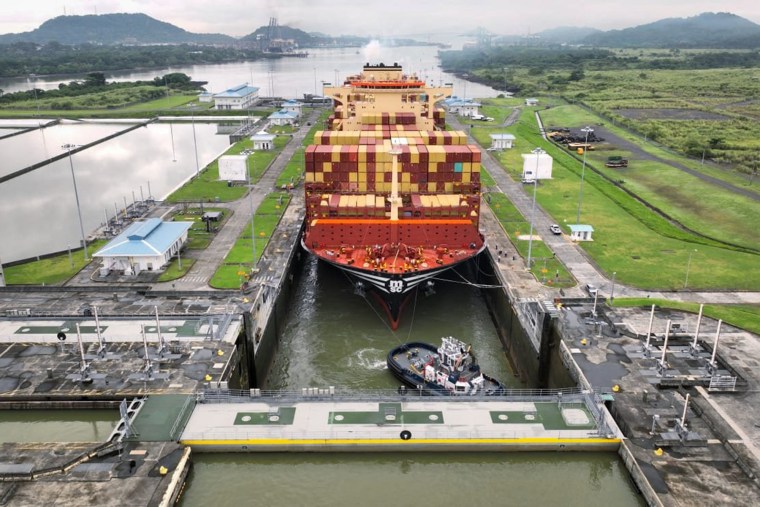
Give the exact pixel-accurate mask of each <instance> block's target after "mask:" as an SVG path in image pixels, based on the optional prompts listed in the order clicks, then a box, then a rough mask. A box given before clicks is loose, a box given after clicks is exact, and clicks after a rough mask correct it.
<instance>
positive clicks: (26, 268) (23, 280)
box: [3, 239, 107, 285]
mask: <svg viewBox="0 0 760 507" xmlns="http://www.w3.org/2000/svg"><path fill="white" fill-rule="evenodd" d="M106 243H107V241H106V240H103V239H101V240H97V241H93V242H92V243H90V244H89V245H87V253H88V254H89V255H90V257H92V254H94V253H95V252H97V251H98V250H100V249H101V248H103V246H105V244H106ZM71 258H72V260H73V263H74V265H73V267H72V264H71V262H70V261H69V255H68V253H62V254H60V255H56V256H55V257H50V258H47V259H40V260H38V261H32V262H27V263H24V264H19V265H16V266H6V267H4V268H3V270H4V272H5V283H7V284H8V285H58V284H61V283H63V282H65V281H66V280H68V279H69V278H71V277H72V276H74V275H75V274H77V273H78V272H79V271H80V270H81V269H82V268H83V267H85V266H86V265H87V263H86V262H85V261H84V250H73V251H72V252H71Z"/></svg>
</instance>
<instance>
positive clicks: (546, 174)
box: [522, 152, 554, 180]
mask: <svg viewBox="0 0 760 507" xmlns="http://www.w3.org/2000/svg"><path fill="white" fill-rule="evenodd" d="M522 158H523V171H522V178H523V180H534V179H539V180H549V179H551V177H552V164H553V162H554V160H553V159H552V157H551V155H549V154H547V153H546V152H541V153H539V154H536V153H523V155H522Z"/></svg>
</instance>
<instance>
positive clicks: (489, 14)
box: [0, 0, 760, 39]
mask: <svg viewBox="0 0 760 507" xmlns="http://www.w3.org/2000/svg"><path fill="white" fill-rule="evenodd" d="M63 5H65V6H66V7H65V8H66V12H67V14H77V15H83V14H94V13H95V12H96V11H97V13H98V14H106V13H116V12H132V13H134V12H142V13H145V14H147V15H149V16H152V17H154V18H157V19H159V20H161V21H166V22H168V23H172V24H175V25H177V26H180V27H181V28H184V29H186V30H189V31H192V32H202V33H212V32H213V33H225V34H229V35H234V36H242V35H247V34H249V33H251V32H253V31H254V30H255V29H256V28H257V27H259V26H262V25H266V24H268V22H269V18H270V17H276V18H277V20H278V22H279V24H280V25H288V26H292V27H295V28H300V29H302V30H305V31H308V32H313V31H319V32H324V33H327V34H333V35H341V34H354V35H376V36H389V35H393V36H404V37H411V38H418V39H423V38H425V37H429V36H432V35H434V34H445V35H456V34H461V33H464V32H468V31H470V30H473V29H474V28H476V27H483V28H486V29H488V30H490V31H491V32H494V33H496V34H527V33H536V32H539V31H541V30H545V29H547V28H554V27H557V26H590V27H594V28H600V29H604V30H608V29H613V28H626V27H629V26H635V25H637V24H642V23H649V22H652V21H656V20H658V19H662V18H666V17H687V16H695V15H697V14H700V13H702V12H708V11H715V10H722V11H729V12H732V13H734V14H738V15H740V16H744V17H746V18H748V19H750V20H751V21H754V22H758V21H760V2H757V1H756V0H733V1H732V2H731V5H730V6H726V5H718V3H716V2H715V1H714V0H668V1H667V2H663V1H662V0H636V2H631V1H630V0H583V1H582V2H581V3H578V2H568V1H567V0H543V1H542V2H505V1H504V0H476V1H474V2H462V1H461V0H456V1H455V0H415V1H414V2H389V1H387V0H384V1H378V0H365V1H363V2H356V1H355V0H350V1H349V0H288V1H287V2H285V1H282V0H254V1H253V2H240V1H239V0H216V1H214V2H209V1H208V0H181V1H180V0H169V1H165V2H156V1H155V0H69V1H67V2H66V3H65V4H62V3H61V2H60V1H59V0H28V1H27V2H4V4H3V16H2V20H1V21H0V32H2V33H8V32H22V31H30V30H33V29H35V28H36V27H38V26H39V25H40V24H42V23H43V22H44V21H45V20H47V19H50V18H53V17H55V16H60V15H62V14H63Z"/></svg>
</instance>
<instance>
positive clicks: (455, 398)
mask: <svg viewBox="0 0 760 507" xmlns="http://www.w3.org/2000/svg"><path fill="white" fill-rule="evenodd" d="M588 393H589V391H584V390H582V389H580V388H577V387H569V388H563V389H504V390H503V391H501V392H500V393H499V394H494V395H486V394H480V393H479V394H475V395H464V396H461V395H451V396H447V395H441V396H439V395H431V394H430V393H429V392H426V391H423V390H417V389H412V388H408V389H402V388H399V389H397V390H392V389H377V390H363V391H356V390H349V389H348V388H336V387H333V386H331V387H328V388H317V387H307V388H303V389H301V390H300V391H268V390H262V389H248V390H240V389H225V388H223V387H222V388H206V389H204V390H202V391H199V392H198V393H197V394H196V399H197V401H198V402H199V403H248V402H251V401H267V402H273V401H274V402H276V401H282V402H293V401H315V402H318V401H332V400H345V401H384V400H391V401H400V400H403V401H415V400H421V401H430V400H431V399H434V400H436V401H452V402H467V401H556V402H563V403H564V402H567V403H571V402H583V403H585V402H586V400H587V398H586V396H587V394H588ZM597 410H598V409H597Z"/></svg>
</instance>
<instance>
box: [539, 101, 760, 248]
mask: <svg viewBox="0 0 760 507" xmlns="http://www.w3.org/2000/svg"><path fill="white" fill-rule="evenodd" d="M579 111H580V112H581V113H583V114H578V112H579ZM541 117H542V119H543V120H544V122H545V124H547V125H562V126H569V127H580V126H583V125H585V124H591V125H598V124H600V123H604V122H603V120H601V119H600V118H598V117H594V116H593V115H590V114H589V113H587V112H585V111H582V110H580V108H578V107H577V106H569V105H568V106H561V107H557V108H553V109H550V110H547V111H544V112H542V114H541ZM605 127H606V128H609V129H610V130H611V131H613V133H615V134H621V133H622V131H621V130H620V129H618V128H615V127H612V126H610V125H606V126H605ZM631 140H632V141H637V144H639V143H641V144H643V141H642V140H641V139H636V138H633V139H631ZM597 148H600V149H597V150H594V151H589V152H587V154H586V156H587V162H588V163H589V164H591V165H593V166H594V168H596V169H598V170H599V171H601V172H602V173H603V174H606V175H608V176H609V177H610V178H612V179H614V180H623V181H624V182H625V183H624V185H625V187H626V188H628V189H629V190H631V191H632V192H634V193H635V194H636V195H638V196H639V197H641V198H642V199H644V200H645V201H647V202H648V203H650V204H652V205H653V206H655V207H657V208H659V209H662V210H664V211H665V212H666V213H667V214H668V215H670V216H672V217H673V218H674V219H676V220H678V221H679V222H680V223H682V224H683V225H684V226H686V227H688V228H690V229H692V230H694V231H698V232H699V233H700V234H704V235H707V236H709V237H711V238H715V239H718V240H720V241H725V242H729V243H734V244H739V245H741V246H744V247H747V248H750V249H754V250H760V240H758V237H757V234H755V233H754V231H753V230H752V229H751V228H748V227H747V224H748V223H751V222H752V221H753V220H754V217H755V216H758V214H760V201H755V200H752V199H749V198H748V197H744V196H741V195H737V194H736V193H734V192H731V191H729V190H725V189H723V188H721V187H719V186H717V185H715V184H711V183H708V182H705V181H703V180H701V179H699V178H697V177H696V176H693V175H691V174H688V173H686V172H684V171H681V170H679V169H677V168H674V167H672V166H670V165H668V164H666V163H663V162H658V161H652V160H641V159H639V158H638V157H637V156H635V155H632V154H631V153H630V152H629V151H626V150H623V149H615V150H614V151H611V150H610V149H609V148H610V146H609V145H608V143H602V144H601V145H598V146H597ZM660 151H662V150H660ZM612 153H614V154H616V155H623V156H626V157H627V158H629V166H628V167H627V168H621V169H609V168H606V167H604V162H605V161H606V159H607V157H608V156H609V155H610V154H612ZM669 158H671V159H672V158H674V157H673V156H672V155H671V157H669ZM683 160H684V159H683V158H682V160H678V162H682V161H683ZM708 195H709V196H710V198H709V199H705V198H704V196H708Z"/></svg>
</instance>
